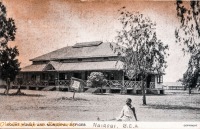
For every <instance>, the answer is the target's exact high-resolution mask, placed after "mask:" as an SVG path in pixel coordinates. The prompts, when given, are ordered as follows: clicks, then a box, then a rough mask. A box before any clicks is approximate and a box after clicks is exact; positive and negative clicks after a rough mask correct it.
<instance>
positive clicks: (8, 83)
mask: <svg viewBox="0 0 200 129" xmlns="http://www.w3.org/2000/svg"><path fill="white" fill-rule="evenodd" d="M9 90H10V79H7V85H6V89H5V91H4V94H6V95H8V93H9Z"/></svg>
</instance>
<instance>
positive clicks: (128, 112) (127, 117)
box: [117, 98, 138, 121]
mask: <svg viewBox="0 0 200 129" xmlns="http://www.w3.org/2000/svg"><path fill="white" fill-rule="evenodd" d="M131 102H132V100H131V99H130V98H128V99H127V100H126V105H124V106H123V109H122V111H121V114H120V116H119V117H118V118H117V120H118V121H132V120H133V117H135V120H136V121H138V120H137V116H136V113H135V108H134V107H132V105H131Z"/></svg>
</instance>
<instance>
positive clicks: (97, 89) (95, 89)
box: [85, 88, 100, 93]
mask: <svg viewBox="0 0 200 129" xmlns="http://www.w3.org/2000/svg"><path fill="white" fill-rule="evenodd" d="M85 92H86V93H99V92H100V89H99V88H89V89H88V90H86V91H85Z"/></svg>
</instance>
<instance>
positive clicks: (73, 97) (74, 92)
mask: <svg viewBox="0 0 200 129" xmlns="http://www.w3.org/2000/svg"><path fill="white" fill-rule="evenodd" d="M75 93H76V90H74V93H73V99H74V96H75Z"/></svg>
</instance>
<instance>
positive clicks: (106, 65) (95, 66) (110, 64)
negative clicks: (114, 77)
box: [21, 61, 123, 72]
mask: <svg viewBox="0 0 200 129" xmlns="http://www.w3.org/2000/svg"><path fill="white" fill-rule="evenodd" d="M49 64H51V65H52V66H53V67H54V68H55V70H56V71H86V70H97V71H98V70H122V69H123V63H122V62H120V61H118V62H117V61H102V62H77V63H59V62H55V61H51V62H49V63H48V64H37V65H30V66H27V67H25V68H22V70H21V71H22V72H38V71H44V70H45V68H46V67H47V66H48V65H49ZM47 71H48V70H47Z"/></svg>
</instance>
